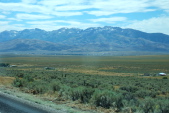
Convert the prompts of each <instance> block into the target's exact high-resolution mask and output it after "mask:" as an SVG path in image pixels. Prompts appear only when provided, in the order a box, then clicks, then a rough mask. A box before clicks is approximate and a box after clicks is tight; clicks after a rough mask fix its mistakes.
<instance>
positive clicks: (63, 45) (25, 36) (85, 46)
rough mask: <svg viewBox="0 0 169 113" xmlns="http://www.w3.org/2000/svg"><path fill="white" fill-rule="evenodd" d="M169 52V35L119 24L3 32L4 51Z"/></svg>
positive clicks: (0, 44) (0, 36)
mask: <svg viewBox="0 0 169 113" xmlns="http://www.w3.org/2000/svg"><path fill="white" fill-rule="evenodd" d="M32 50H34V51H38V50H46V51H69V52H86V51H92V52H104V51H151V52H152V51H153V52H157V51H158V52H169V35H165V34H162V33H145V32H141V31H138V30H134V29H122V28H119V27H110V26H105V27H91V28H88V29H85V30H83V29H77V28H61V29H58V30H54V31H44V30H41V29H25V30H23V31H4V32H1V33H0V51H32Z"/></svg>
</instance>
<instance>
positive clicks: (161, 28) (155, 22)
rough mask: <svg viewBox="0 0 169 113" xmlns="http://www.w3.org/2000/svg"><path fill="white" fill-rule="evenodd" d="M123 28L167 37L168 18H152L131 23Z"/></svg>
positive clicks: (168, 28) (168, 32)
mask: <svg viewBox="0 0 169 113" xmlns="http://www.w3.org/2000/svg"><path fill="white" fill-rule="evenodd" d="M125 28H133V29H138V30H141V31H144V32H148V33H155V32H161V33H165V34H168V35H169V31H168V30H169V17H154V18H151V19H148V20H142V21H133V23H132V24H130V25H128V26H125Z"/></svg>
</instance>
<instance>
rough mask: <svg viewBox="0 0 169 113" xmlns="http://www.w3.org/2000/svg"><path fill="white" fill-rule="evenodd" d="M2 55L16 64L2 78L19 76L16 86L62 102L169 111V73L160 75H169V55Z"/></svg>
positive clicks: (124, 109)
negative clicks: (160, 74) (159, 74)
mask: <svg viewBox="0 0 169 113" xmlns="http://www.w3.org/2000/svg"><path fill="white" fill-rule="evenodd" d="M0 59H1V62H2V63H9V64H10V65H15V67H1V68H0V75H1V76H4V77H6V76H10V77H15V79H14V81H13V82H12V85H13V86H14V87H18V88H19V89H21V90H22V91H24V92H27V93H30V94H34V95H40V96H41V97H42V98H45V99H47V100H52V101H53V102H55V103H57V104H58V103H60V104H63V103H64V104H66V105H69V106H76V107H77V108H79V109H82V108H83V109H84V106H87V107H85V109H92V110H95V111H97V112H101V111H102V112H108V111H109V112H130V111H132V112H139V113H167V112H169V100H168V99H169V79H168V78H169V77H168V76H157V75H158V73H160V72H165V73H169V55H157V56H15V57H14V56H5V57H4V56H1V58H0ZM45 67H48V68H45ZM145 73H146V74H145ZM147 74H148V75H149V76H143V75H147ZM70 101H71V105H70V104H68V103H70Z"/></svg>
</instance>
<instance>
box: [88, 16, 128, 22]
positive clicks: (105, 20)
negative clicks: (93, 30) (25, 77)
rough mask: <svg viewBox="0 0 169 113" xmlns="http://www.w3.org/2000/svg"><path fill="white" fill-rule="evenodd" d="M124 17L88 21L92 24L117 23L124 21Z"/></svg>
mask: <svg viewBox="0 0 169 113" xmlns="http://www.w3.org/2000/svg"><path fill="white" fill-rule="evenodd" d="M125 20H127V18H126V17H110V18H98V19H90V21H92V22H105V23H114V22H117V21H125Z"/></svg>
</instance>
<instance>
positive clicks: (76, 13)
mask: <svg viewBox="0 0 169 113" xmlns="http://www.w3.org/2000/svg"><path fill="white" fill-rule="evenodd" d="M51 14H52V15H56V16H65V17H66V16H76V15H82V14H83V13H82V12H52V13H51Z"/></svg>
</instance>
